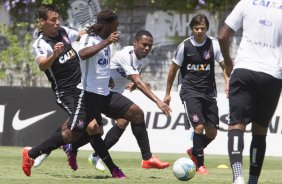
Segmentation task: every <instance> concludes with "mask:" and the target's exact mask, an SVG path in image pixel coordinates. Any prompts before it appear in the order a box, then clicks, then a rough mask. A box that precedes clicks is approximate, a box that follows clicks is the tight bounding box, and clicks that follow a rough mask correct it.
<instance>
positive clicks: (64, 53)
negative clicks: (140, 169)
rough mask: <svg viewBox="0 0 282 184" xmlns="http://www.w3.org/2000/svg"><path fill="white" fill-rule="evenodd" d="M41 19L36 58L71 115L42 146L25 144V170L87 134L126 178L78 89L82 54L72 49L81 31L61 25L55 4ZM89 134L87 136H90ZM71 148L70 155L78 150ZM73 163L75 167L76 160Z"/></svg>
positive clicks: (41, 12)
mask: <svg viewBox="0 0 282 184" xmlns="http://www.w3.org/2000/svg"><path fill="white" fill-rule="evenodd" d="M39 22H40V24H41V26H42V27H41V28H42V33H41V34H40V35H39V37H38V39H37V40H36V41H35V43H34V44H33V48H34V53H35V61H36V63H37V64H38V67H39V68H40V70H42V71H44V72H45V74H46V76H47V78H48V80H49V81H50V82H51V86H52V90H53V92H54V94H55V96H56V101H57V104H58V105H59V106H61V107H62V108H63V109H64V110H65V111H66V112H67V113H68V115H69V117H68V119H67V120H66V121H65V122H64V123H63V125H62V126H61V127H60V128H59V129H58V130H57V131H56V132H55V133H54V134H53V135H52V136H51V137H50V138H49V139H47V140H46V141H44V142H42V143H41V144H40V145H39V146H37V147H34V148H31V147H25V148H24V149H23V151H22V156H23V163H22V169H23V171H24V173H25V174H26V175H27V176H30V174H31V167H32V165H33V163H34V159H35V158H36V157H38V156H40V155H42V154H49V153H50V152H51V151H52V150H54V149H57V148H59V147H60V146H62V145H65V144H67V143H73V142H74V141H77V140H79V139H81V137H82V136H83V137H85V138H86V139H87V140H88V141H90V143H91V145H92V147H93V148H94V150H95V151H96V152H97V153H98V155H100V157H102V158H104V162H105V163H106V165H107V166H108V168H109V169H110V171H111V173H112V176H113V177H115V178H125V175H124V174H123V173H122V171H121V170H120V169H119V168H118V167H117V166H116V165H115V164H114V163H113V161H112V159H111V157H110V155H109V153H108V150H107V149H106V147H105V143H104V141H103V140H102V138H101V136H100V135H101V134H100V128H99V126H98V124H97V123H96V121H95V119H92V120H91V121H86V113H85V107H84V91H83V90H82V89H80V88H78V85H79V84H80V82H81V70H80V63H79V57H78V54H77V53H76V51H75V50H74V49H73V48H72V46H71V42H73V41H75V40H77V39H78V38H79V34H78V33H77V32H76V31H74V30H71V29H69V28H67V27H61V26H60V21H59V8H58V7H57V6H55V5H42V6H41V7H40V8H39ZM86 133H87V135H86ZM67 151H68V154H69V155H68V156H69V157H71V156H72V157H75V158H74V159H76V153H72V152H71V150H67ZM71 161H73V160H70V158H69V164H75V165H71V166H72V169H73V170H76V169H77V165H76V163H71Z"/></svg>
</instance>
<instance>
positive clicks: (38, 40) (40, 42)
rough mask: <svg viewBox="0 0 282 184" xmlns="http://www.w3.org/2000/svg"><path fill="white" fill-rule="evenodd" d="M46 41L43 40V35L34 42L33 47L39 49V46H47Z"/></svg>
mask: <svg viewBox="0 0 282 184" xmlns="http://www.w3.org/2000/svg"><path fill="white" fill-rule="evenodd" d="M46 44H47V43H46V41H45V40H44V39H43V36H42V35H39V36H38V37H37V39H36V40H35V41H34V42H33V44H32V46H33V47H38V46H42V45H46Z"/></svg>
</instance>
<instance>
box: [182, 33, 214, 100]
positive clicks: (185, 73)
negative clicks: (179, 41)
mask: <svg viewBox="0 0 282 184" xmlns="http://www.w3.org/2000/svg"><path fill="white" fill-rule="evenodd" d="M183 54H184V56H183V63H182V65H181V66H180V75H181V78H182V85H181V91H180V97H181V98H182V99H185V98H187V96H190V97H191V96H203V95H204V96H206V95H208V96H212V97H213V96H216V84H215V77H214V60H215V59H214V50H213V44H212V40H211V38H209V37H207V39H206V41H205V43H204V44H203V45H201V46H194V45H193V44H192V42H191V39H187V40H185V41H184V52H183Z"/></svg>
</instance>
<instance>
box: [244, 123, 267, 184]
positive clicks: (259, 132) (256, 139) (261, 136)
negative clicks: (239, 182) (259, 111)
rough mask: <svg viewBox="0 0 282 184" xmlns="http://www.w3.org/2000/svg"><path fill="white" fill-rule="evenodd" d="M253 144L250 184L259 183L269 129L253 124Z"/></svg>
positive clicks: (251, 148)
mask: <svg viewBox="0 0 282 184" xmlns="http://www.w3.org/2000/svg"><path fill="white" fill-rule="evenodd" d="M252 133H253V135H252V142H251V146H250V171H249V181H248V183H249V184H256V183H258V178H259V176H260V172H261V169H262V165H263V160H264V155H265V149H266V133H267V127H262V126H260V125H259V124H257V123H255V122H253V123H252Z"/></svg>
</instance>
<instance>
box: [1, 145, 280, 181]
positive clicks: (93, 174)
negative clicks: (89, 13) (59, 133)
mask: <svg viewBox="0 0 282 184" xmlns="http://www.w3.org/2000/svg"><path fill="white" fill-rule="evenodd" d="M21 150H22V148H21V147H6V146H1V147H0V183H1V184H12V183H13V184H21V183H26V184H46V183H49V184H56V183H60V184H61V183H67V184H74V183H80V184H84V183H85V184H88V183H89V184H90V183H91V184H92V183H95V184H100V183H107V184H112V183H123V184H127V183H128V184H137V183H142V184H154V183H159V184H174V183H176V184H177V183H198V184H199V183H201V184H207V183H208V184H226V183H227V184H230V183H232V181H231V178H232V177H231V169H230V168H229V169H218V168H217V166H218V165H220V164H225V165H227V166H229V161H228V157H227V156H214V155H206V157H205V160H206V161H205V163H206V166H207V168H208V171H209V172H210V174H209V175H205V176H202V175H195V177H194V178H193V179H192V180H190V181H189V182H183V181H178V180H177V179H176V178H175V177H174V176H173V173H172V167H171V166H170V167H169V168H168V169H164V170H155V169H151V170H144V169H142V168H141V167H140V159H141V158H140V157H141V155H140V153H125V152H111V155H112V157H113V159H114V161H115V163H116V164H117V165H118V166H120V168H121V169H122V170H123V171H124V173H125V174H126V175H127V177H128V179H112V178H111V175H110V172H109V171H105V172H104V173H101V172H98V171H96V170H95V169H94V168H92V167H91V166H89V165H88V163H87V158H88V156H89V154H90V153H91V152H90V151H79V154H78V167H79V168H78V170H77V171H75V172H73V171H72V170H71V169H70V168H69V166H68V165H67V162H66V156H65V153H64V152H63V151H62V150H61V149H59V150H56V151H54V152H53V153H52V154H51V155H50V157H49V158H47V160H45V161H44V163H43V164H42V165H41V166H40V167H38V168H33V169H32V173H31V177H26V176H25V175H24V173H23V172H22V169H21V163H22V157H21ZM156 155H157V156H159V157H160V158H161V159H163V160H165V161H169V162H170V163H171V164H172V163H173V162H174V161H175V160H176V159H177V158H180V157H185V156H186V155H185V154H184V153H183V154H156ZM244 163H245V164H244V166H245V167H244V173H245V176H247V174H248V165H249V161H248V157H246V158H245V159H244ZM245 180H247V177H245ZM259 183H261V184H279V183H280V184H281V183H282V157H266V158H265V162H264V166H263V170H262V174H261V177H260V181H259Z"/></svg>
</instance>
